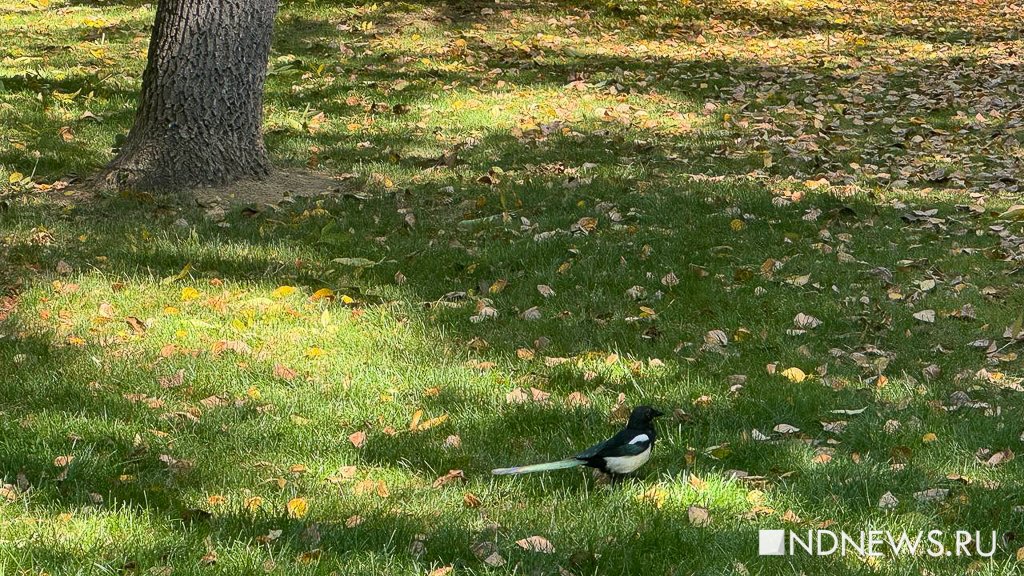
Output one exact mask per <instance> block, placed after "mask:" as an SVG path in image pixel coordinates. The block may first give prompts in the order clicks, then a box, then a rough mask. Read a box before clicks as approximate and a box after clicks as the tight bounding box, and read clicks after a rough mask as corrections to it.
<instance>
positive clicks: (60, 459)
mask: <svg viewBox="0 0 1024 576" xmlns="http://www.w3.org/2000/svg"><path fill="white" fill-rule="evenodd" d="M74 459H75V456H74V454H67V455H65V456H57V457H56V458H54V459H53V465H54V466H56V467H58V468H63V467H64V466H68V465H69V464H71V462H72V461H73V460H74Z"/></svg>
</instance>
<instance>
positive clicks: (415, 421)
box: [409, 410, 423, 430]
mask: <svg viewBox="0 0 1024 576" xmlns="http://www.w3.org/2000/svg"><path fill="white" fill-rule="evenodd" d="M422 418H423V410H417V411H415V412H413V413H412V422H410V423H409V430H415V429H416V428H417V427H418V426H419V425H420V420H421V419H422Z"/></svg>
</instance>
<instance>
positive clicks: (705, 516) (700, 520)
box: [686, 506, 711, 526]
mask: <svg viewBox="0 0 1024 576" xmlns="http://www.w3.org/2000/svg"><path fill="white" fill-rule="evenodd" d="M686 518H687V519H688V520H689V521H690V524H693V525H694V526H707V525H708V524H711V513H710V512H708V509H707V508H703V507H701V506H690V507H689V508H687V509H686Z"/></svg>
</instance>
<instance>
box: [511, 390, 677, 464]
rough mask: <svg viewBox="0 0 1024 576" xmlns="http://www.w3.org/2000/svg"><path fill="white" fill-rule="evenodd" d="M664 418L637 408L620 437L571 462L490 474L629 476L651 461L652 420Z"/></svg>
mask: <svg viewBox="0 0 1024 576" xmlns="http://www.w3.org/2000/svg"><path fill="white" fill-rule="evenodd" d="M662 415H663V414H662V413H661V412H659V411H658V410H656V409H654V408H651V407H650V406H637V407H636V408H634V409H633V412H632V413H631V414H630V415H629V422H628V423H627V424H626V427H625V428H623V429H622V430H620V431H619V433H618V434H616V435H615V436H612V437H611V438H609V439H607V440H605V441H604V442H601V443H600V444H595V445H594V446H591V447H590V448H587V449H586V450H584V451H583V452H580V453H579V454H577V455H575V456H573V457H571V458H566V459H565V460H558V461H557V462H547V463H545V464H532V465H530V466H513V467H512V468H496V469H494V470H491V473H492V474H497V475H504V474H529V473H530V472H544V471H547V470H562V469H564V468H575V467H577V466H590V467H591V468H597V469H598V470H600V471H602V472H604V473H605V474H611V475H612V476H613V477H614V476H621V475H623V474H629V473H631V472H633V471H635V470H636V469H637V468H640V467H641V466H643V465H644V464H646V463H647V461H648V460H650V458H651V450H652V449H653V448H654V438H655V433H654V424H653V420H654V419H655V418H657V417H658V416H662Z"/></svg>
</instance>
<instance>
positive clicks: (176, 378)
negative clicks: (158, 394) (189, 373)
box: [157, 369, 185, 388]
mask: <svg viewBox="0 0 1024 576" xmlns="http://www.w3.org/2000/svg"><path fill="white" fill-rule="evenodd" d="M157 382H159V383H160V387H161V388H174V387H176V386H181V385H182V384H184V383H185V370H184V369H179V370H178V371H177V372H175V373H174V374H171V375H170V376H161V377H160V378H158V379H157Z"/></svg>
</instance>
